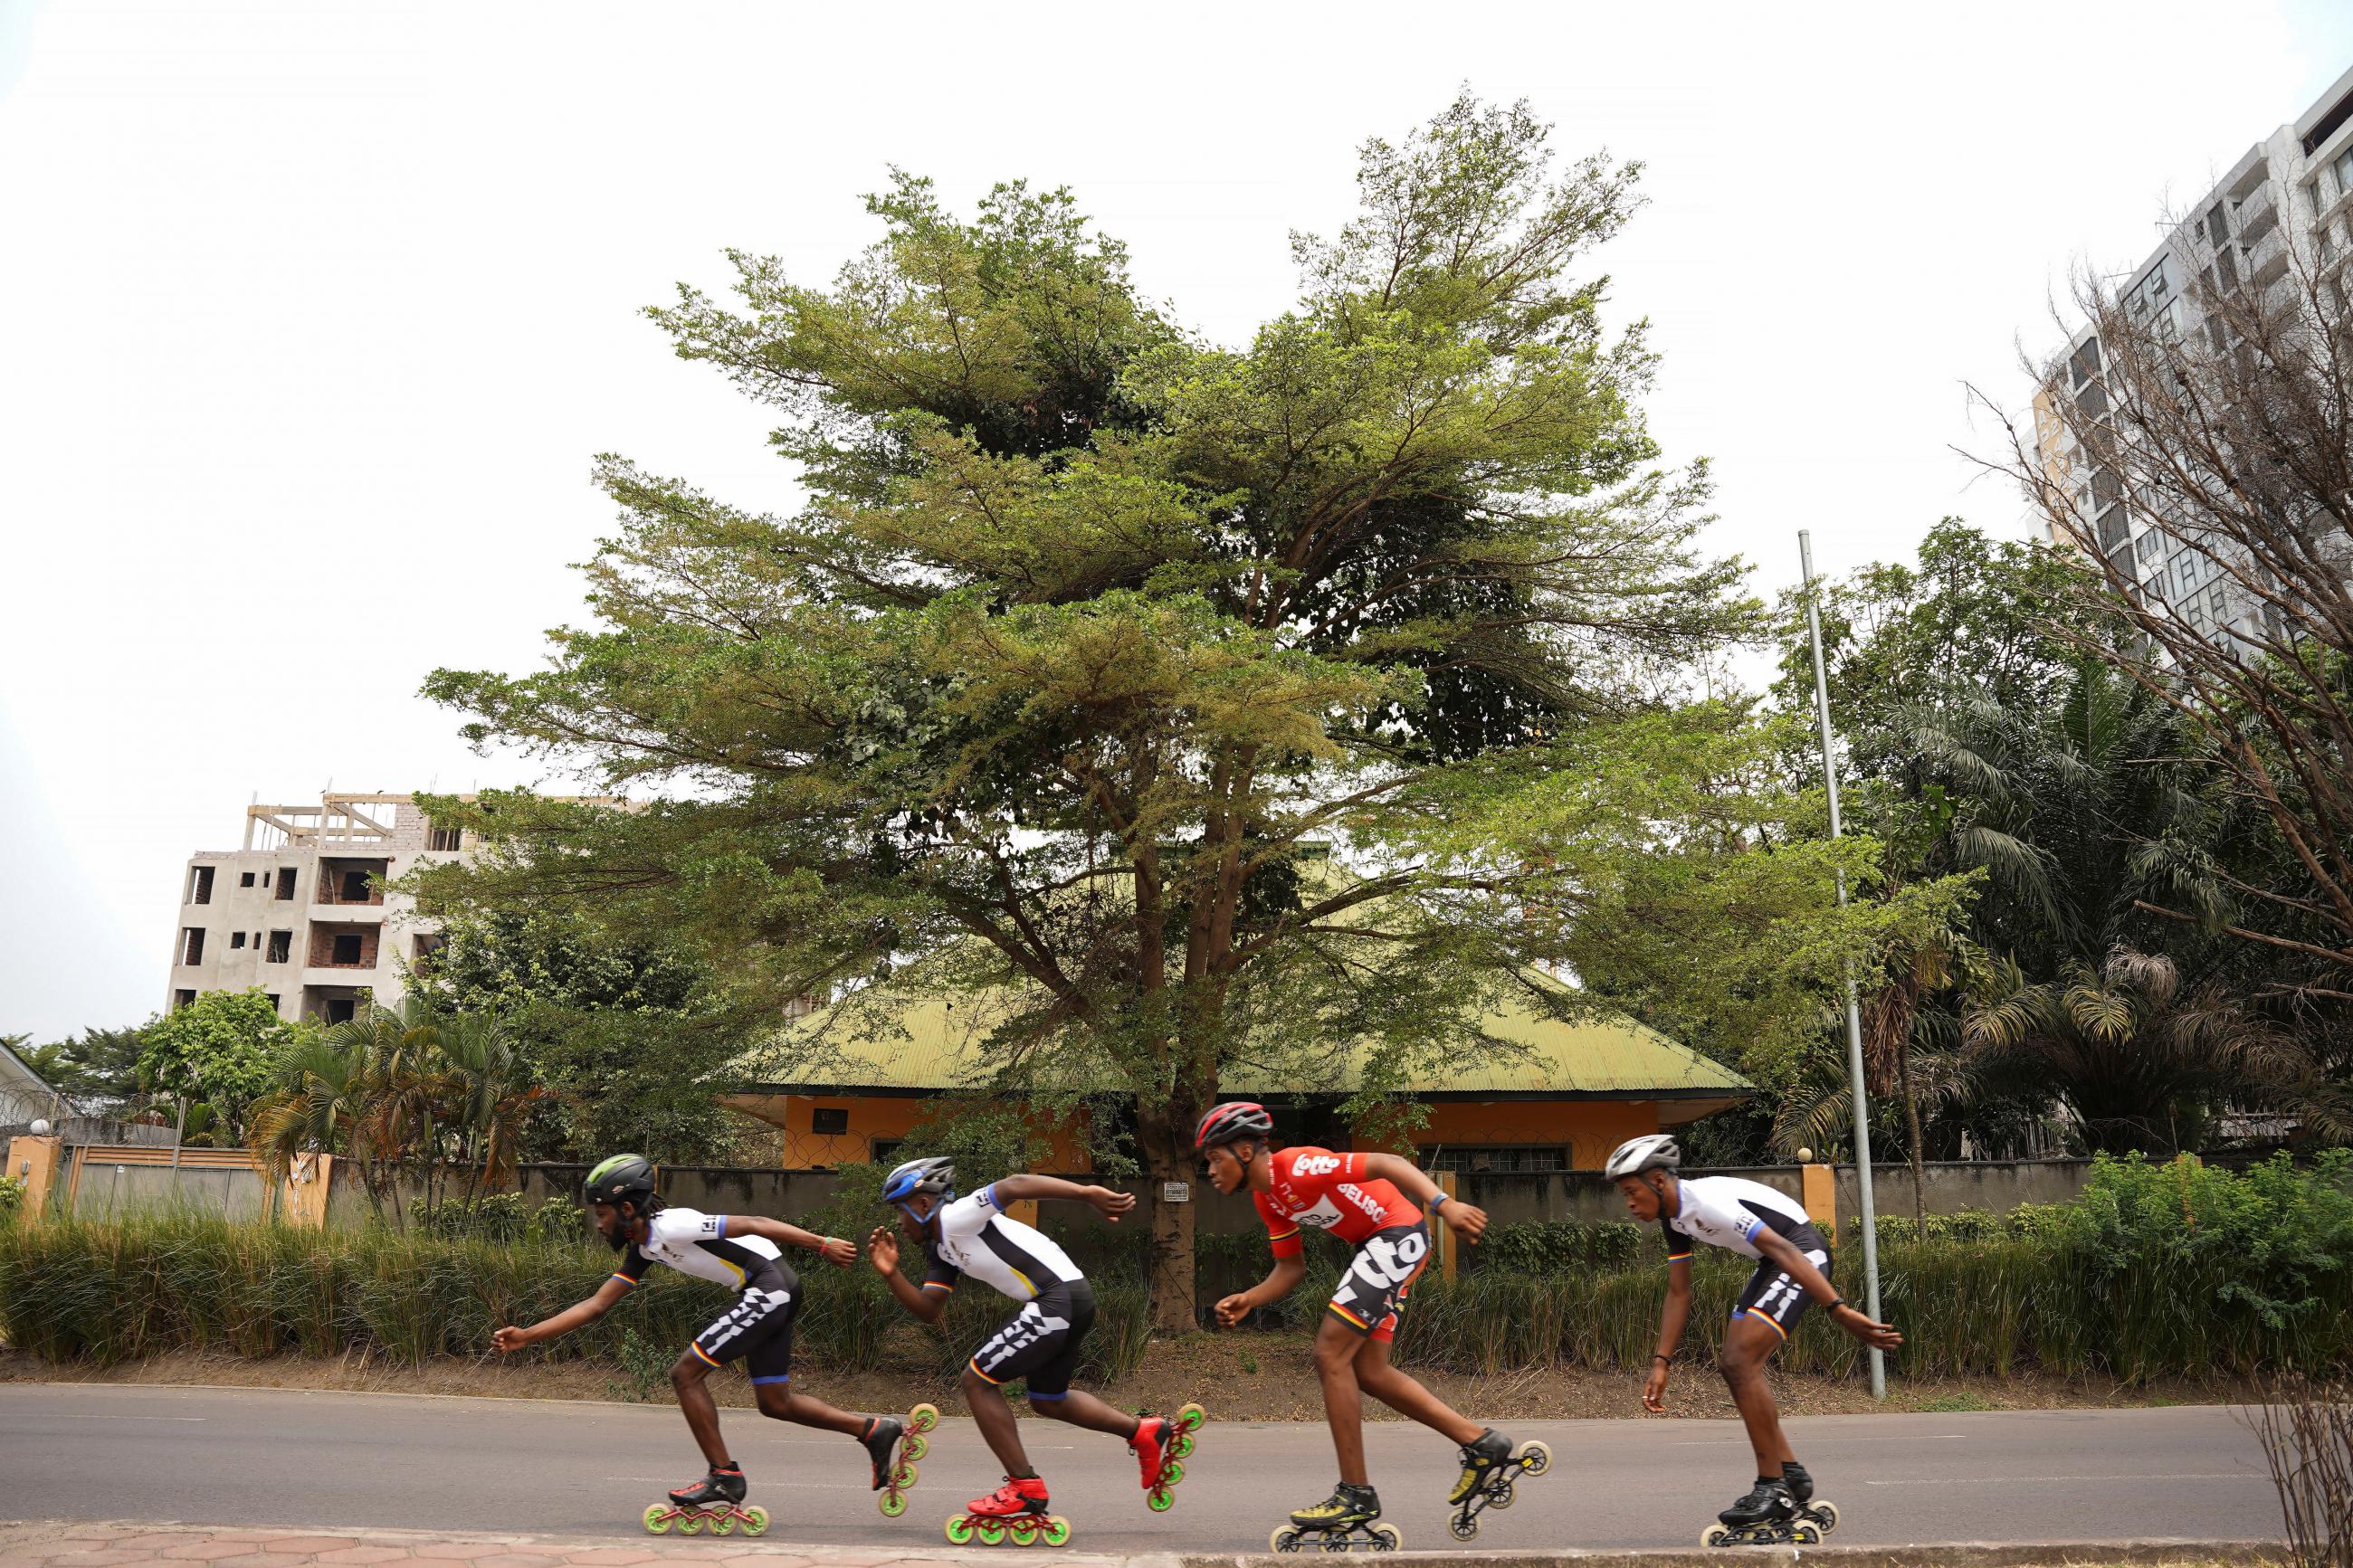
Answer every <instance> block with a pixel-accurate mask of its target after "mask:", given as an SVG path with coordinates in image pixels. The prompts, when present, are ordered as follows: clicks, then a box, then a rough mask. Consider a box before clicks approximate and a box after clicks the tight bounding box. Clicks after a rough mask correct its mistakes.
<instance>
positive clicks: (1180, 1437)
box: [1168, 1432, 1193, 1459]
mask: <svg viewBox="0 0 2353 1568" xmlns="http://www.w3.org/2000/svg"><path fill="white" fill-rule="evenodd" d="M1168 1456H1169V1458H1174V1459H1188V1458H1192V1457H1193V1434H1191V1433H1190V1432H1179V1433H1177V1434H1176V1436H1174V1437H1172V1438H1170V1439H1169V1442H1168Z"/></svg>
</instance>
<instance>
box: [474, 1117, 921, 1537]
mask: <svg viewBox="0 0 2353 1568" xmlns="http://www.w3.org/2000/svg"><path fill="white" fill-rule="evenodd" d="M586 1197H587V1199H588V1203H589V1205H590V1207H591V1210H592V1212H593V1215H594V1218H595V1223H596V1231H597V1234H598V1235H600V1236H602V1237H604V1238H605V1240H606V1241H607V1243H608V1244H609V1245H610V1246H611V1247H612V1248H613V1250H614V1251H616V1252H617V1253H619V1254H620V1255H621V1262H620V1266H619V1267H618V1268H616V1269H614V1271H613V1274H612V1277H611V1278H610V1279H607V1280H606V1281H605V1283H604V1284H603V1285H601V1286H599V1287H597V1289H596V1294H595V1295H593V1296H591V1297H589V1298H588V1299H587V1300H585V1301H581V1302H578V1303H577V1304H575V1305H574V1306H570V1307H566V1308H565V1310H563V1311H561V1312H558V1313H556V1314H555V1315H554V1317H552V1318H548V1319H545V1320H543V1321H540V1322H536V1323H533V1324H532V1325H531V1326H530V1327H529V1328H513V1327H508V1328H503V1329H501V1330H499V1331H498V1332H496V1333H495V1334H493V1335H491V1343H492V1344H494V1345H495V1346H497V1347H498V1349H499V1351H500V1352H501V1353H504V1352H510V1351H517V1350H521V1349H522V1347H523V1346H525V1345H529V1344H535V1343H537V1342H540V1341H543V1340H552V1339H554V1338H556V1337H557V1336H558V1335H561V1334H568V1333H570V1332H571V1331H573V1330H575V1329H578V1328H585V1327H586V1326H587V1325H588V1324H590V1323H593V1322H595V1321H596V1320H597V1319H599V1318H601V1317H603V1316H604V1315H605V1314H606V1313H607V1311H609V1310H612V1307H613V1304H614V1303H615V1302H617V1301H618V1300H620V1299H621V1298H622V1297H623V1296H624V1295H626V1294H628V1291H629V1290H630V1289H631V1288H633V1287H634V1286H635V1285H636V1284H637V1283H638V1280H640V1279H644V1278H645V1272H646V1268H647V1267H648V1265H649V1264H653V1263H666V1264H668V1265H670V1267H671V1268H675V1269H678V1270H680V1271H681V1273H686V1274H691V1275H693V1276H694V1277H695V1278H697V1279H709V1280H712V1281H715V1282H716V1283H718V1284H722V1285H725V1286H728V1287H729V1288H731V1289H733V1290H735V1291H736V1292H737V1295H736V1298H735V1303H734V1305H733V1306H732V1307H730V1308H729V1309H728V1310H726V1311H725V1312H723V1313H722V1314H721V1315H720V1316H719V1318H718V1319H717V1320H716V1321H714V1322H712V1325H711V1326H710V1327H709V1328H707V1329H705V1330H703V1331H702V1332H701V1333H700V1334H697V1335H696V1336H695V1337H694V1340H693V1342H691V1343H690V1344H689V1345H688V1346H687V1348H686V1350H685V1351H684V1352H682V1353H681V1355H680V1356H679V1358H678V1363H677V1364H676V1365H674V1366H672V1367H671V1368H670V1386H671V1387H672V1388H674V1389H676V1390H677V1391H678V1403H679V1408H680V1409H681V1411H683V1412H684V1413H685V1415H686V1425H687V1429H688V1430H689V1431H691V1432H692V1433H693V1434H694V1440H695V1443H696V1444H697V1445H698V1446H699V1447H701V1448H702V1457H703V1458H705V1459H706V1460H708V1461H709V1462H710V1465H711V1469H710V1472H709V1474H707V1475H705V1476H704V1477H703V1478H702V1479H701V1480H699V1481H692V1482H690V1483H688V1484H687V1485H685V1486H682V1487H680V1488H679V1489H676V1490H674V1491H672V1492H671V1493H670V1504H669V1506H668V1507H664V1506H663V1505H662V1504H660V1503H656V1504H654V1505H653V1506H652V1507H650V1508H649V1509H647V1510H646V1515H645V1521H646V1528H647V1529H649V1530H650V1531H654V1532H655V1533H656V1534H660V1533H663V1532H665V1531H668V1530H670V1527H671V1526H672V1524H674V1523H675V1524H677V1525H678V1526H679V1528H680V1529H681V1531H684V1532H685V1533H687V1534H693V1533H696V1532H697V1531H701V1530H702V1528H703V1526H704V1524H705V1523H706V1522H707V1523H708V1524H709V1525H710V1528H711V1530H712V1533H713V1534H722V1535H723V1534H725V1533H727V1532H728V1531H732V1530H733V1529H734V1528H735V1527H736V1526H737V1525H739V1524H740V1525H742V1526H743V1527H744V1531H745V1532H746V1533H747V1534H752V1535H757V1534H759V1533H760V1532H761V1531H765V1530H766V1529H767V1527H768V1512H767V1510H765V1509H762V1508H750V1509H747V1508H745V1507H744V1506H743V1505H744V1490H745V1488H744V1470H743V1467H741V1466H740V1465H738V1464H736V1463H735V1461H734V1459H733V1458H731V1457H730V1456H729V1454H728V1452H727V1443H726V1439H725V1438H723V1437H722V1436H720V1432H719V1405H718V1402H717V1401H715V1400H714V1399H712V1396H711V1389H710V1387H709V1386H708V1384H707V1383H706V1381H705V1380H706V1379H708V1377H709V1376H710V1374H711V1373H712V1370H713V1369H714V1368H716V1367H720V1366H723V1365H725V1364H726V1363H729V1362H732V1361H741V1362H743V1363H744V1370H745V1371H746V1372H748V1373H751V1376H752V1393H753V1396H754V1398H755V1399H756V1400H757V1401H758V1402H759V1407H760V1414H761V1415H766V1416H770V1417H772V1418H774V1419H776V1420H778V1421H791V1422H795V1423H797V1424H798V1425H800V1426H815V1427H818V1428H820V1429H822V1430H824V1431H828V1432H839V1433H840V1434H841V1435H842V1436H845V1437H854V1438H856V1439H857V1440H858V1441H859V1443H860V1445H862V1446H863V1447H865V1449H866V1452H867V1457H868V1459H869V1461H870V1462H871V1468H872V1473H873V1477H874V1487H875V1489H876V1490H878V1491H882V1492H884V1493H885V1505H884V1511H885V1512H887V1513H896V1512H901V1511H903V1510H904V1509H905V1506H906V1505H905V1503H904V1501H903V1500H902V1501H900V1503H899V1506H898V1507H897V1508H895V1509H894V1508H892V1507H891V1506H889V1504H890V1500H891V1499H892V1496H894V1495H897V1494H902V1493H903V1491H904V1489H905V1488H906V1486H908V1485H910V1484H912V1482H913V1479H914V1475H913V1470H914V1467H913V1465H912V1464H911V1463H908V1462H907V1459H906V1458H897V1462H895V1463H894V1458H896V1456H895V1453H894V1451H895V1450H896V1449H898V1447H900V1444H901V1439H902V1436H905V1437H906V1443H907V1446H908V1447H909V1449H910V1450H911V1454H910V1455H909V1456H908V1458H915V1457H920V1455H921V1447H920V1445H921V1444H922V1442H923V1438H922V1437H921V1436H908V1435H907V1434H908V1428H909V1426H910V1425H911V1423H910V1422H903V1421H902V1420H900V1419H899V1418H898V1417H897V1416H893V1415H849V1414H848V1413H847V1412H844V1411H840V1410H836V1409H835V1408H834V1407H833V1406H832V1405H828V1404H826V1403H825V1402H824V1401H823V1400H821V1399H813V1398H811V1397H810V1396H809V1395H807V1394H795V1393H794V1392H793V1391H792V1358H793V1316H794V1314H795V1312H796V1311H797V1310H798V1309H799V1305H800V1301H799V1297H800V1280H799V1279H798V1277H797V1276H796V1275H795V1274H794V1272H793V1270H792V1269H791V1268H790V1267H788V1266H787V1265H786V1263H785V1261H784V1254H783V1252H782V1251H781V1248H782V1247H804V1248H807V1250H809V1251H811V1252H814V1253H816V1254H817V1255H818V1256H819V1257H820V1258H824V1259H825V1260H826V1261H827V1262H828V1263H831V1264H834V1265H835V1266H837V1267H839V1268H849V1266H850V1265H851V1264H852V1263H854V1262H856V1261H857V1258H858V1249H857V1247H854V1246H852V1245H851V1244H850V1243H849V1242H848V1241H846V1240H842V1239H840V1238H839V1237H820V1236H818V1235H815V1234H813V1233H812V1232H809V1231H806V1230H803V1229H802V1228H801V1227H800V1226H796V1225H786V1224H784V1223H783V1222H782V1221H779V1220H773V1219H764V1218H762V1217H760V1216H759V1215H716V1214H703V1213H702V1212H701V1211H699V1210H696V1209H691V1208H682V1207H680V1206H677V1205H670V1204H665V1203H664V1202H663V1201H662V1199H661V1196H660V1194H659V1193H658V1192H656V1191H655V1187H654V1171H653V1167H652V1166H651V1165H649V1164H648V1163H646V1162H645V1161H644V1160H642V1159H640V1158H639V1157H638V1156H637V1155H635V1154H616V1155H614V1156H613V1157H612V1158H610V1159H608V1160H605V1161H603V1162H600V1163H598V1164H597V1166H596V1169H594V1170H592V1171H590V1172H589V1173H588V1180H587V1183H586ZM930 1408H931V1407H930V1406H928V1405H923V1406H919V1407H918V1409H917V1411H916V1413H915V1415H914V1419H913V1422H912V1425H913V1426H914V1428H915V1431H916V1432H917V1433H918V1434H919V1433H920V1432H921V1430H922V1429H923V1427H924V1426H928V1425H929V1422H928V1421H927V1420H925V1419H924V1413H925V1412H928V1411H930ZM932 1418H933V1419H936V1412H934V1413H932ZM902 1477H903V1479H900V1478H902Z"/></svg>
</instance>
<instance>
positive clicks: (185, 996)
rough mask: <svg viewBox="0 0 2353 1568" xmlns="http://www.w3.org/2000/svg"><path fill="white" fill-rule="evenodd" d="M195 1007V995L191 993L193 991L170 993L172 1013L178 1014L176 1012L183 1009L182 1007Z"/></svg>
mask: <svg viewBox="0 0 2353 1568" xmlns="http://www.w3.org/2000/svg"><path fill="white" fill-rule="evenodd" d="M195 1005H196V994H195V992H193V991H174V992H173V993H172V1011H173V1012H174V1013H176V1012H178V1011H179V1010H180V1009H181V1008H183V1007H193V1006H195Z"/></svg>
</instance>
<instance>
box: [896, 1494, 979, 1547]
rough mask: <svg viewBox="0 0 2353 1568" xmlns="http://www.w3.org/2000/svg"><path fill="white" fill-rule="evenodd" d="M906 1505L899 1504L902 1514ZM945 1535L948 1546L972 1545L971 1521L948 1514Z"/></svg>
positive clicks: (962, 1516) (903, 1503)
mask: <svg viewBox="0 0 2353 1568" xmlns="http://www.w3.org/2000/svg"><path fill="white" fill-rule="evenodd" d="M906 1508H907V1505H906V1503H905V1502H904V1501H903V1500H902V1501H901V1503H900V1504H899V1510H900V1511H901V1512H902V1513H903V1512H905V1511H906ZM885 1511H886V1512H887V1511H888V1510H885ZM947 1534H948V1544H949V1545H950V1546H970V1545H971V1544H972V1521H971V1520H970V1519H969V1518H967V1517H966V1516H965V1515H963V1514H960V1513H953V1514H950V1515H949V1516H948V1522H947Z"/></svg>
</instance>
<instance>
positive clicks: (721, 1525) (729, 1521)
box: [711, 1513, 735, 1535]
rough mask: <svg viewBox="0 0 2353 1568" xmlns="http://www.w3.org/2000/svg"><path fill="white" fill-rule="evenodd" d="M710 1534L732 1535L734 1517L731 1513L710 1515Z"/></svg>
mask: <svg viewBox="0 0 2353 1568" xmlns="http://www.w3.org/2000/svg"><path fill="white" fill-rule="evenodd" d="M711 1533H712V1534H713V1535H733V1534H734V1533H735V1516H734V1515H733V1514H732V1513H714V1514H712V1516H711Z"/></svg>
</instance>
